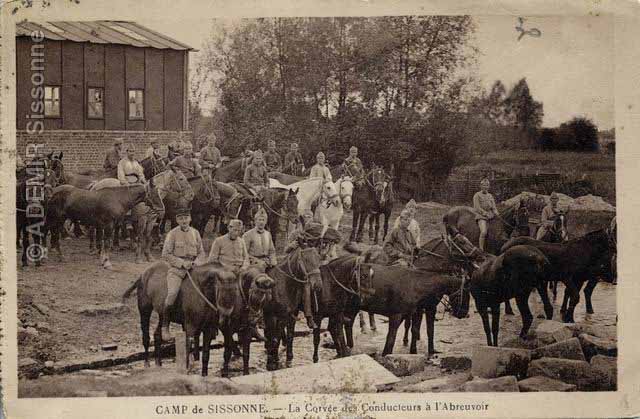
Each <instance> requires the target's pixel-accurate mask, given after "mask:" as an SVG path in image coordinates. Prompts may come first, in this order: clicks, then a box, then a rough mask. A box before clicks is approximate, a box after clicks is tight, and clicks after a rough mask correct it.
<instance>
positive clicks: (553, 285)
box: [549, 281, 558, 303]
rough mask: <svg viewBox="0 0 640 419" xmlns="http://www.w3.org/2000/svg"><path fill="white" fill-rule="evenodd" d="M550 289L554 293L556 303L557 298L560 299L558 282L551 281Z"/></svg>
mask: <svg viewBox="0 0 640 419" xmlns="http://www.w3.org/2000/svg"><path fill="white" fill-rule="evenodd" d="M549 288H550V289H551V290H552V291H553V302H554V303H555V302H556V298H558V281H550V282H549Z"/></svg>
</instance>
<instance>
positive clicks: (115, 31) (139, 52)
mask: <svg viewBox="0 0 640 419" xmlns="http://www.w3.org/2000/svg"><path fill="white" fill-rule="evenodd" d="M189 51H193V48H191V47H189V46H188V45H185V44H183V43H180V42H178V41H176V40H174V39H171V38H169V37H167V36H165V35H162V34H160V33H158V32H155V31H152V30H150V29H147V28H145V27H143V26H141V25H139V24H137V23H133V22H121V21H93V22H47V23H31V22H23V23H19V24H17V26H16V100H17V103H16V106H17V108H16V127H17V130H18V132H17V147H18V153H24V150H25V148H26V144H28V143H38V142H40V143H45V144H46V145H47V149H48V150H51V151H54V150H55V151H63V152H64V154H65V160H66V165H65V167H69V168H71V170H74V169H81V168H90V167H99V166H101V165H102V160H103V158H104V153H105V151H106V149H107V148H109V147H111V145H112V144H113V139H114V138H116V137H124V138H125V142H127V141H128V142H133V143H135V144H136V147H137V151H138V154H139V155H140V156H142V153H143V152H144V149H145V148H146V147H148V145H149V143H150V140H151V139H153V138H155V139H157V140H159V141H160V142H161V143H162V144H168V143H169V142H171V141H172V140H174V139H178V138H188V137H190V135H189V132H188V129H189V127H188V119H189V117H188V73H189ZM34 88H40V89H39V90H38V91H37V93H34V91H33V90H32V89H34ZM34 96H35V98H34ZM38 101H42V102H43V104H44V106H38V105H37V102H38ZM34 102H35V104H34ZM41 127H43V128H44V131H43V132H42V133H39V134H32V133H33V132H34V131H38V130H39V128H41Z"/></svg>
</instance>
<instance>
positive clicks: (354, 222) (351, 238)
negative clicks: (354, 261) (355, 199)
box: [349, 209, 360, 242]
mask: <svg viewBox="0 0 640 419" xmlns="http://www.w3.org/2000/svg"><path fill="white" fill-rule="evenodd" d="M359 216H360V212H359V211H358V210H356V209H354V210H353V219H352V220H351V235H350V236H349V241H351V242H353V241H355V240H356V233H357V231H358V217H359Z"/></svg>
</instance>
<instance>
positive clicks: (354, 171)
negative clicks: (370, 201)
mask: <svg viewBox="0 0 640 419" xmlns="http://www.w3.org/2000/svg"><path fill="white" fill-rule="evenodd" d="M343 166H344V168H345V169H346V173H347V174H348V175H349V176H351V178H352V179H353V181H354V183H357V184H358V185H362V183H363V182H364V166H363V165H362V161H361V160H360V158H358V147H356V146H351V148H350V149H349V157H347V158H346V159H344V163H343Z"/></svg>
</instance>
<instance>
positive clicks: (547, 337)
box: [535, 320, 573, 345]
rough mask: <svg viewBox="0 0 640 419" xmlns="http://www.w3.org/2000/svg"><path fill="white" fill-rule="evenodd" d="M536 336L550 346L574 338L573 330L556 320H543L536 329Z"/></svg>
mask: <svg viewBox="0 0 640 419" xmlns="http://www.w3.org/2000/svg"><path fill="white" fill-rule="evenodd" d="M535 334H536V337H537V338H538V339H540V340H541V341H542V342H543V343H545V344H547V345H550V344H552V343H555V342H562V341H563V340H567V339H570V338H572V337H573V330H571V329H570V328H569V327H568V326H567V325H566V324H564V323H561V322H558V321H555V320H543V321H542V322H540V324H539V325H538V326H537V327H536V328H535Z"/></svg>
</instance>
